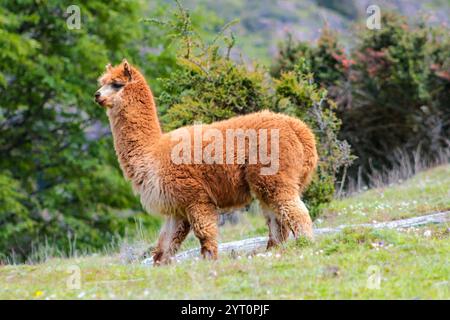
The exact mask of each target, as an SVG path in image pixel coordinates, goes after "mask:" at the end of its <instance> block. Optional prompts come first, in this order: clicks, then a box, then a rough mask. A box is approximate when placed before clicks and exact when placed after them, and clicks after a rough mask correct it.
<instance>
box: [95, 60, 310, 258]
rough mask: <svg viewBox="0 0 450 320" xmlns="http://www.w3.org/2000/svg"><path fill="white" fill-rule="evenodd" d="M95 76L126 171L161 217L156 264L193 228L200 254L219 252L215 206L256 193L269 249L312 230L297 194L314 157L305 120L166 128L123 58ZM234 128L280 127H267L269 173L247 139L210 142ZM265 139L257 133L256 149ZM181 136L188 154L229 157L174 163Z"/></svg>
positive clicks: (269, 118) (251, 119) (256, 116)
mask: <svg viewBox="0 0 450 320" xmlns="http://www.w3.org/2000/svg"><path fill="white" fill-rule="evenodd" d="M99 83H100V85H101V88H100V89H99V90H98V91H97V92H96V94H95V98H96V101H97V102H98V103H99V104H100V105H102V106H103V107H105V108H106V109H107V115H108V118H109V121H110V125H111V130H112V135H113V138H114V147H115V150H116V153H117V157H118V159H119V163H120V166H121V168H122V171H123V173H124V176H125V177H126V178H127V179H129V180H130V181H131V182H132V185H133V189H134V190H135V192H136V193H138V194H139V195H140V198H141V202H142V205H143V206H144V207H145V209H146V210H147V211H148V212H151V213H159V214H162V215H164V216H165V217H166V222H165V224H164V226H163V228H162V230H161V234H160V237H159V240H158V244H157V246H156V248H155V249H154V251H153V259H154V262H155V264H156V265H158V264H163V263H168V262H169V261H170V258H171V257H172V256H173V255H174V254H175V252H176V251H177V250H178V248H179V247H180V245H181V243H182V242H183V240H184V239H185V238H186V236H187V235H188V233H189V231H190V230H191V229H192V230H193V231H194V234H195V236H196V237H197V238H198V239H199V240H200V244H201V254H202V256H203V257H205V258H212V259H216V258H217V233H218V226H217V223H218V210H222V209H229V208H235V207H242V206H245V205H247V204H248V203H249V202H250V201H251V200H252V198H253V197H256V198H257V199H258V200H259V202H260V204H261V208H262V211H263V213H264V216H265V217H266V220H267V224H268V226H269V242H268V244H267V247H268V248H270V247H272V246H275V245H278V244H280V243H282V242H284V241H285V240H286V239H287V238H288V236H289V234H290V233H291V232H292V234H293V235H294V237H298V236H299V235H304V236H306V237H309V238H312V237H313V231H312V222H311V218H310V216H309V213H308V210H307V208H306V206H305V205H304V204H303V202H302V201H301V199H300V194H301V192H302V191H303V190H304V189H305V187H306V186H307V185H308V184H309V182H310V180H311V177H312V175H313V173H314V171H315V168H316V165H317V159H318V157H317V152H316V146H315V139H314V135H313V133H312V132H311V130H310V129H309V128H308V127H307V126H306V125H305V124H304V123H303V122H302V121H300V120H298V119H295V118H292V117H289V116H286V115H282V114H275V113H272V112H269V111H262V112H259V113H253V114H249V115H245V116H239V117H234V118H231V119H229V120H225V121H220V122H215V123H212V124H210V125H194V126H188V127H183V128H180V129H177V130H174V131H171V132H168V133H163V132H162V131H161V127H160V125H159V121H158V116H157V111H156V106H155V102H154V99H153V95H152V93H151V91H150V88H149V86H148V85H147V83H146V81H145V78H144V77H143V76H142V74H141V73H140V72H139V71H138V70H137V69H136V68H134V67H132V66H131V65H129V64H128V62H127V61H126V60H124V61H123V62H122V63H121V64H120V65H118V66H116V67H112V66H111V65H108V66H107V70H106V72H105V74H104V75H102V76H101V77H100V79H99ZM233 130H235V131H236V132H238V131H239V130H242V131H244V132H247V131H245V130H248V132H250V131H251V130H254V131H256V130H260V131H258V132H262V130H266V132H269V133H274V132H275V133H278V137H277V139H275V138H276V137H275V136H274V135H270V134H268V135H267V144H266V148H267V150H266V151H267V153H268V154H271V153H275V151H277V153H278V155H279V157H278V158H279V159H278V163H277V165H276V166H274V167H275V169H276V170H275V171H274V173H272V174H264V173H263V170H264V169H267V167H269V165H268V164H267V162H264V163H263V161H262V158H261V157H259V158H257V162H256V163H254V162H251V157H252V154H250V152H249V150H250V142H249V139H246V140H245V143H244V145H242V144H241V145H239V144H238V145H237V147H236V145H235V144H234V140H233V142H232V148H231V152H230V151H229V148H220V145H217V144H215V143H216V142H219V141H218V139H219V138H218V137H217V136H215V135H214V134H212V135H211V134H210V133H211V132H213V133H215V134H217V133H219V134H220V133H222V134H223V136H226V134H227V132H234V131H233ZM254 131H252V132H254ZM198 132H200V136H201V137H202V138H203V139H204V140H201V141H200V144H196V143H197V142H195V141H194V140H195V139H192V137H193V136H194V137H195V134H198ZM241 133H242V132H241ZM247 138H248V137H247ZM262 139H263V136H259V137H258V139H257V144H258V145H257V147H258V148H259V147H261V148H262V144H263V143H262V141H263V140H262ZM276 140H277V141H276ZM181 141H188V146H189V147H192V149H191V151H187V152H185V153H184V156H186V155H187V156H188V157H187V158H186V159H188V158H189V156H191V157H192V156H193V157H195V156H194V153H195V152H196V151H195V148H196V147H197V148H198V147H200V152H207V151H208V150H209V151H210V154H211V155H212V156H213V157H219V158H220V156H223V158H222V159H225V158H226V157H227V152H228V157H229V158H226V159H227V163H223V162H220V161H218V160H217V161H215V162H214V163H205V162H200V163H198V162H194V163H188V162H181V163H176V162H177V161H174V154H175V155H177V154H181V153H177V150H178V149H177V148H179V147H180V142H181ZM272 142H277V144H274V143H272ZM243 148H244V149H245V150H243ZM225 149H227V150H225ZM275 149H276V150H275ZM174 150H175V152H174ZM205 154H206V153H205ZM230 154H231V157H230ZM260 156H261V154H260ZM219 158H215V159H219ZM183 159H184V158H183ZM228 160H232V163H231V164H230V163H229V162H228Z"/></svg>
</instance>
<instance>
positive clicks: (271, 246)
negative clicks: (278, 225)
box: [266, 239, 277, 250]
mask: <svg viewBox="0 0 450 320" xmlns="http://www.w3.org/2000/svg"><path fill="white" fill-rule="evenodd" d="M276 246H277V243H276V242H275V241H273V239H269V241H267V246H266V250H270V249H272V248H275V247H276Z"/></svg>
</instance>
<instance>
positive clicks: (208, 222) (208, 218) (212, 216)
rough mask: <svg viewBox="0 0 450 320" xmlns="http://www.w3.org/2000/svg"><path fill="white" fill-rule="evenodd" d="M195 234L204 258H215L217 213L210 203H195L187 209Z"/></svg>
mask: <svg viewBox="0 0 450 320" xmlns="http://www.w3.org/2000/svg"><path fill="white" fill-rule="evenodd" d="M187 214H188V219H189V221H190V223H191V226H192V229H193V231H194V234H195V236H196V237H197V238H198V239H199V240H200V245H201V254H202V256H203V258H205V259H213V260H216V259H217V254H218V252H217V234H218V226H217V225H218V214H217V212H216V210H215V207H214V206H213V205H211V204H204V203H202V204H195V205H192V206H191V207H190V208H188V210H187Z"/></svg>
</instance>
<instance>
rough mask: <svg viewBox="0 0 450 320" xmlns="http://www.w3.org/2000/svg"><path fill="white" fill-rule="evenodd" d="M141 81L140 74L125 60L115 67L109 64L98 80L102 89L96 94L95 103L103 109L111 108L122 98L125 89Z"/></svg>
mask: <svg viewBox="0 0 450 320" xmlns="http://www.w3.org/2000/svg"><path fill="white" fill-rule="evenodd" d="M139 79H140V77H139V72H138V71H137V70H136V69H135V68H133V67H132V66H131V65H130V64H129V63H128V61H127V60H125V59H124V60H123V61H122V63H120V64H119V65H117V66H115V67H113V66H111V64H108V65H107V66H106V71H105V73H104V74H103V75H102V76H101V77H100V78H99V80H98V82H99V84H100V86H101V87H100V89H98V90H97V92H96V93H95V101H96V102H97V103H98V104H100V105H101V106H102V107H106V108H111V107H112V106H113V105H114V102H115V101H117V99H119V98H120V96H121V93H122V92H123V89H124V88H125V87H126V86H127V85H128V84H129V83H131V82H133V81H135V80H139Z"/></svg>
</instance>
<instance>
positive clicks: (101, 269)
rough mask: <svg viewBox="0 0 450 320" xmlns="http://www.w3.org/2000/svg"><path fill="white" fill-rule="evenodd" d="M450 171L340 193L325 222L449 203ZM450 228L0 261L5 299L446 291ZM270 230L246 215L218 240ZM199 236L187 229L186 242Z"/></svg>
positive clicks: (441, 295) (440, 295) (424, 294)
mask: <svg viewBox="0 0 450 320" xmlns="http://www.w3.org/2000/svg"><path fill="white" fill-rule="evenodd" d="M449 172H450V166H442V167H438V168H435V169H433V170H430V171H427V172H424V173H421V174H419V175H417V176H416V177H414V178H412V179H410V180H408V181H406V182H404V183H402V184H399V185H396V186H391V187H388V188H383V189H378V190H370V191H367V192H364V193H361V194H359V195H356V196H354V197H351V198H348V199H343V200H339V201H335V202H333V203H332V205H331V206H330V208H329V209H327V211H326V215H325V216H324V217H323V218H322V222H320V225H324V226H325V225H326V226H329V225H335V224H341V223H345V224H352V223H359V222H371V221H372V220H377V221H382V220H393V219H398V218H402V217H407V216H413V215H419V214H424V213H427V212H428V211H438V210H444V209H449V200H448V199H449V194H448V192H449V191H448V190H449V178H448V176H449ZM381 195H382V196H381ZM414 201H417V203H414ZM405 203H411V204H410V205H406V204H405ZM377 204H378V205H377ZM380 204H382V205H383V207H382V208H380ZM350 206H352V207H353V209H351V208H350ZM360 212H364V213H365V215H361V214H360ZM338 213H341V214H340V215H338ZM449 230H450V229H449V225H448V224H446V225H433V226H426V227H423V228H410V229H405V230H403V231H396V230H372V229H368V228H365V229H361V228H359V229H346V230H344V231H343V232H341V233H339V234H334V235H329V236H322V237H320V238H318V239H317V240H316V241H315V242H314V243H309V242H307V241H298V242H297V243H295V242H290V243H289V244H288V245H287V246H285V247H284V248H279V249H276V250H273V251H271V252H270V253H262V254H258V255H253V256H250V257H247V256H238V257H237V258H234V259H233V258H231V257H225V256H223V257H221V258H220V260H219V261H216V262H211V261H196V260H194V261H185V262H182V263H178V264H174V265H171V266H167V267H161V268H151V267H146V266H142V265H140V264H137V263H136V264H123V263H122V262H121V259H120V257H119V254H117V253H115V254H111V255H109V256H100V255H98V256H87V257H81V258H70V259H59V258H58V259H57V258H54V259H49V260H48V261H46V262H45V263H42V264H36V265H15V266H13V265H10V266H1V267H0V299H17V298H20V299H65V298H75V299H110V298H112V299H128V298H135V299H214V298H215V299H224V298H230V299H252V298H254V299H318V298H319V299H323V298H327V299H338V298H343V299H366V298H370V299H387V298H394V299H416V298H418V299H449V298H450V293H449V288H450V282H449V278H450V263H449V262H450V261H449V257H450V256H449V252H450V241H449V236H450V232H449ZM266 232H267V230H266V227H265V225H264V221H263V219H262V217H259V216H256V215H244V216H243V218H242V223H240V224H238V225H235V226H226V227H225V228H222V229H221V241H229V240H235V239H243V238H246V237H249V236H255V235H260V234H266ZM196 245H197V243H196V241H195V239H193V238H190V239H188V241H187V243H186V245H185V248H187V247H192V246H196ZM73 270H75V274H76V273H77V270H79V274H80V279H81V283H80V285H81V286H80V288H72V287H71V286H70V283H73V282H71V281H70V280H71V279H73V278H72V277H73V272H74V271H73ZM378 279H379V280H380V281H379V282H378V281H377V280H378ZM68 282H69V285H68ZM378 284H379V285H378Z"/></svg>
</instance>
